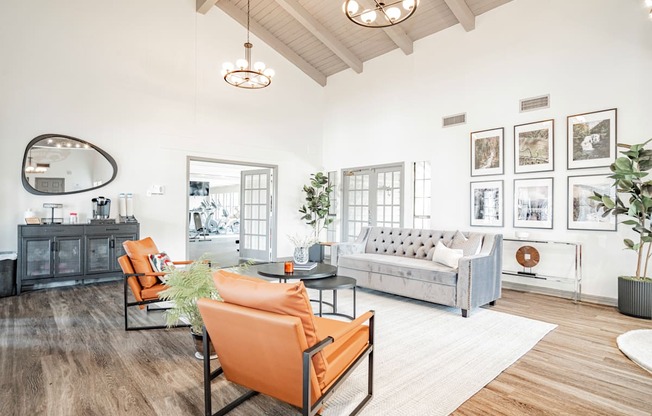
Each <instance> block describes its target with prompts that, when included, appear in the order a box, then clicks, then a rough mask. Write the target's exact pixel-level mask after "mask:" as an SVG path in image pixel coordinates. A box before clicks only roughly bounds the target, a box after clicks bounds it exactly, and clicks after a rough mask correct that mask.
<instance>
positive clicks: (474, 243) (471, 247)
mask: <svg viewBox="0 0 652 416" xmlns="http://www.w3.org/2000/svg"><path fill="white" fill-rule="evenodd" d="M449 247H450V248H454V249H462V251H464V255H465V256H472V255H474V254H479V253H480V249H481V248H482V235H478V234H471V235H470V237H469V238H466V237H465V236H464V234H462V232H461V231H459V230H458V231H457V232H456V233H455V236H454V237H453V241H451V243H450V246H449Z"/></svg>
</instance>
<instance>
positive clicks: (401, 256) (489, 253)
mask: <svg viewBox="0 0 652 416" xmlns="http://www.w3.org/2000/svg"><path fill="white" fill-rule="evenodd" d="M454 234H455V231H436V230H418V229H409V228H383V227H365V228H363V229H362V231H361V232H360V235H359V236H358V238H357V239H356V241H355V242H354V243H339V244H336V245H334V246H332V247H331V248H332V250H331V263H332V264H334V265H336V266H337V267H338V271H337V273H338V274H340V275H343V276H351V277H354V278H355V279H356V280H357V284H358V286H360V287H366V288H369V289H374V290H379V291H383V292H388V293H393V294H397V295H401V296H407V297H411V298H415V299H420V300H425V301H428V302H433V303H438V304H441V305H447V306H453V307H457V308H460V309H462V316H464V317H467V316H469V314H470V311H471V309H472V308H476V307H479V306H482V305H485V304H488V303H490V304H491V305H493V304H495V301H496V299H498V298H500V290H501V269H502V250H503V237H502V235H501V234H486V233H463V234H464V235H465V236H466V237H467V238H480V239H481V240H482V245H481V248H480V252H479V253H478V254H475V255H469V256H465V257H462V258H461V259H460V260H459V267H458V269H457V270H456V269H453V268H450V267H448V266H445V265H443V264H440V263H436V262H433V261H432V255H433V252H434V251H435V245H436V244H437V242H438V241H439V240H441V241H442V242H443V243H444V244H447V245H448V244H449V243H450V242H451V241H452V239H453V236H454Z"/></svg>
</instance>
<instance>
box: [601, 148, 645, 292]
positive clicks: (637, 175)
mask: <svg viewBox="0 0 652 416" xmlns="http://www.w3.org/2000/svg"><path fill="white" fill-rule="evenodd" d="M651 141H652V139H650V140H648V141H646V142H644V143H640V144H634V145H628V144H619V145H618V146H619V147H623V148H625V149H626V150H623V151H621V152H620V153H621V154H622V155H623V156H621V157H619V158H618V159H616V161H615V162H614V163H612V164H611V166H610V167H609V168H610V169H611V172H612V174H611V175H610V176H609V178H611V179H613V181H614V186H615V187H616V198H615V199H612V198H611V197H610V196H608V195H604V194H600V193H598V192H594V195H593V196H591V197H590V199H592V200H594V201H597V202H598V207H600V208H603V209H604V213H603V216H607V215H610V214H614V215H625V216H627V217H628V219H627V220H625V221H621V223H622V224H625V225H629V226H631V227H632V230H634V232H636V233H637V234H638V241H634V240H632V239H630V238H625V239H624V241H623V242H624V244H625V249H628V250H633V251H635V252H636V253H637V260H636V275H635V276H633V277H634V278H635V279H638V280H652V279H650V278H649V277H648V264H649V260H650V257H652V226H651V224H650V221H651V220H652V179H650V178H649V177H648V175H649V171H650V170H652V150H650V149H646V148H645V146H646V145H647V144H648V143H650V142H651ZM619 194H621V195H627V200H626V201H623V199H621V197H620V195H619Z"/></svg>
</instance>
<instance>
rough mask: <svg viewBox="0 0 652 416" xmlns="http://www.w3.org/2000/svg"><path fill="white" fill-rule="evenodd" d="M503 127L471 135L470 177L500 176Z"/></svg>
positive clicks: (502, 167) (502, 168)
mask: <svg viewBox="0 0 652 416" xmlns="http://www.w3.org/2000/svg"><path fill="white" fill-rule="evenodd" d="M504 135H505V129H504V128H503V127H500V128H497V129H491V130H482V131H474V132H472V133H471V176H485V175H502V174H503V173H504V164H503V155H504V151H503V147H504V146H503V138H504Z"/></svg>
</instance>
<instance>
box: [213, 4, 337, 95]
mask: <svg viewBox="0 0 652 416" xmlns="http://www.w3.org/2000/svg"><path fill="white" fill-rule="evenodd" d="M217 7H219V8H220V9H221V10H222V11H223V12H224V13H226V14H228V15H229V16H230V17H231V18H232V19H233V20H235V21H236V22H238V23H240V24H241V25H242V26H244V27H246V26H247V13H245V12H243V11H242V10H240V9H239V8H238V7H237V6H234V5H233V4H232V3H230V2H226V1H220V2H218V3H217ZM250 30H251V33H253V34H254V35H255V36H256V37H258V38H259V39H261V40H262V41H263V42H265V43H266V44H267V45H269V46H270V47H272V48H273V49H274V50H275V51H276V52H278V53H279V54H281V55H283V57H284V58H285V59H287V60H288V61H290V62H291V63H292V64H294V65H295V66H296V67H298V68H299V69H301V70H302V71H303V72H304V73H305V74H306V75H308V76H309V77H310V78H312V79H314V80H315V81H316V82H317V83H318V84H319V85H321V86H322V87H323V86H325V85H326V75H324V74H323V73H321V72H320V71H319V70H318V69H317V68H315V67H314V66H312V65H310V64H309V63H308V62H307V61H306V60H304V59H303V58H302V57H301V56H299V55H298V54H297V53H296V52H294V51H293V50H292V49H290V48H289V47H288V46H287V45H285V44H284V43H283V42H281V41H280V40H278V38H277V37H276V36H274V35H272V34H271V33H270V32H269V31H267V29H265V28H264V27H263V26H262V25H261V24H260V23H258V22H256V21H255V20H251V22H250Z"/></svg>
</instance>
